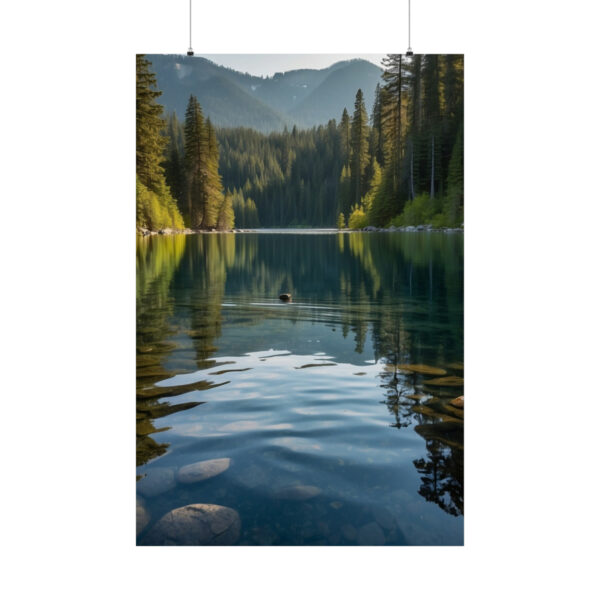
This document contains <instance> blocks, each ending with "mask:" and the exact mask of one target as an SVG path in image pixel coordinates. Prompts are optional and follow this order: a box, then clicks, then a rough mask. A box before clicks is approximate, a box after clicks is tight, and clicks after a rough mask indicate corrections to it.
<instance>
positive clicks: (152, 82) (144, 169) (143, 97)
mask: <svg viewBox="0 0 600 600" xmlns="http://www.w3.org/2000/svg"><path fill="white" fill-rule="evenodd" d="M151 65H152V63H151V62H150V61H149V60H146V58H144V55H143V54H138V55H137V56H136V77H135V83H136V86H135V87H136V100H135V125H136V127H135V142H136V173H137V175H138V177H139V178H140V182H141V183H142V184H143V185H145V186H146V187H147V188H148V189H149V190H151V191H154V192H155V191H156V190H157V188H158V187H160V185H161V184H162V182H163V176H164V171H163V168H162V166H161V162H162V159H163V150H164V148H165V146H166V144H167V140H166V139H165V138H164V137H163V136H162V134H161V132H162V130H163V128H164V125H165V121H164V119H163V118H162V112H163V107H162V106H161V105H160V104H157V102H156V99H157V98H158V97H159V96H160V95H161V93H162V92H160V91H159V90H158V89H156V76H155V75H154V73H152V72H151V71H150V67H151Z"/></svg>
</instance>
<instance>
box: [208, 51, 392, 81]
mask: <svg viewBox="0 0 600 600" xmlns="http://www.w3.org/2000/svg"><path fill="white" fill-rule="evenodd" d="M197 56H203V57H204V58H208V59H209V60H212V61H213V62H215V63H217V64H218V65H223V66H225V67H230V68H232V69H235V70H236V71H241V72H242V73H250V74H251V75H259V76H260V75H265V76H266V75H273V74H274V73H276V72H277V71H291V70H292V69H323V68H325V67H329V66H330V65H332V64H333V63H335V62H338V61H340V60H349V59H351V58H364V59H365V60H369V61H371V62H372V63H374V64H376V65H377V66H379V67H380V66H381V59H382V58H383V57H384V56H385V54H198V55H197Z"/></svg>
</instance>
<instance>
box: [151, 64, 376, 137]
mask: <svg viewBox="0 0 600 600" xmlns="http://www.w3.org/2000/svg"><path fill="white" fill-rule="evenodd" d="M147 58H148V60H150V61H151V62H152V69H153V70H154V72H155V73H156V78H157V81H158V87H159V89H160V90H161V91H162V93H163V94H162V96H161V97H160V99H159V102H160V103H161V104H163V105H164V107H165V111H166V112H167V113H168V112H172V111H175V112H176V113H177V116H178V118H179V119H180V120H183V119H184V117H185V109H186V106H187V102H188V99H189V97H190V94H194V95H195V96H196V97H197V98H198V101H199V102H200V105H201V106H202V110H203V112H204V114H205V115H207V116H209V117H210V119H211V121H212V122H213V123H214V124H215V125H217V126H220V127H240V126H244V127H252V128H254V129H257V130H259V131H263V132H270V131H281V130H283V128H284V127H286V126H287V127H290V128H291V127H292V126H293V125H297V126H298V127H300V128H310V127H313V126H315V125H320V124H326V123H327V121H329V119H336V120H338V121H339V119H340V117H341V115H342V111H343V109H344V107H346V108H347V109H348V112H349V113H352V111H353V107H354V97H355V95H356V90H358V88H361V89H362V91H363V94H364V96H365V104H366V106H367V110H369V111H371V109H372V106H373V100H374V95H375V86H376V85H377V83H378V81H379V80H380V75H381V69H380V68H379V67H377V66H376V65H374V64H372V63H370V62H368V61H366V60H362V59H353V60H348V61H341V62H337V63H335V64H333V65H331V66H330V67H327V68H326V69H297V70H294V71H287V72H285V73H275V75H273V76H272V77H257V76H254V75H250V74H248V73H240V72H239V71H235V70H233V69H229V68H227V67H222V66H219V65H217V64H215V63H213V62H212V61H210V60H207V59H206V58H202V57H196V56H184V55H176V54H149V55H147Z"/></svg>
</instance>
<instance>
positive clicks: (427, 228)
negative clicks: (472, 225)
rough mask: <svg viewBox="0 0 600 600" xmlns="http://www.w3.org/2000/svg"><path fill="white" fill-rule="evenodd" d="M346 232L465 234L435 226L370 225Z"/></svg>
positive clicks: (462, 230)
mask: <svg viewBox="0 0 600 600" xmlns="http://www.w3.org/2000/svg"><path fill="white" fill-rule="evenodd" d="M344 231H348V232H353V231H367V232H377V231H383V232H391V233H394V232H396V231H405V232H416V231H433V232H438V233H464V232H465V230H464V226H463V227H434V226H433V225H406V226H404V227H394V226H393V225H392V226H391V227H373V225H369V226H368V227H363V228H362V229H346V230H344Z"/></svg>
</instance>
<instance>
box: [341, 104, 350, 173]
mask: <svg viewBox="0 0 600 600" xmlns="http://www.w3.org/2000/svg"><path fill="white" fill-rule="evenodd" d="M340 144H341V151H342V164H344V165H345V166H350V153H351V138H350V117H349V115H348V111H347V110H346V109H345V108H344V112H343V113H342V120H341V121H340Z"/></svg>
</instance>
